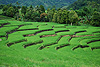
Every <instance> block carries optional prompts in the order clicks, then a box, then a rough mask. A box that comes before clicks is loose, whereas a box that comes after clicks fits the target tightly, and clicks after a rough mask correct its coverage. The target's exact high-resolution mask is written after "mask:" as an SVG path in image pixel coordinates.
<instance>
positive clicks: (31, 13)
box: [3, 3, 100, 26]
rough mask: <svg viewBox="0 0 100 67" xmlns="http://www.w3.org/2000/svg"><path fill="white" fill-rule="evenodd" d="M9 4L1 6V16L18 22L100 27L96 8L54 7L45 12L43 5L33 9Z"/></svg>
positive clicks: (99, 17)
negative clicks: (12, 18)
mask: <svg viewBox="0 0 100 67" xmlns="http://www.w3.org/2000/svg"><path fill="white" fill-rule="evenodd" d="M16 4H17V6H13V5H11V4H8V5H5V6H3V15H5V16H9V17H14V18H15V19H16V20H19V21H32V22H56V23H61V24H71V25H73V24H74V25H93V26H100V12H99V9H98V7H95V6H94V7H95V8H93V7H92V6H85V7H82V8H80V9H75V10H73V8H70V9H67V8H64V9H62V8H59V9H56V8H55V7H54V8H52V9H50V8H48V9H47V10H45V8H44V6H43V5H40V6H36V7H33V6H32V5H30V6H29V7H27V6H22V7H20V6H19V4H18V3H16Z"/></svg>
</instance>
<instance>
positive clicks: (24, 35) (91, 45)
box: [0, 20, 100, 67]
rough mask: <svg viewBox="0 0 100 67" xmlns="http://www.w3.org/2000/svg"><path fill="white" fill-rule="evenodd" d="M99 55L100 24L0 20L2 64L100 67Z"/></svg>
mask: <svg viewBox="0 0 100 67" xmlns="http://www.w3.org/2000/svg"><path fill="white" fill-rule="evenodd" d="M7 23H8V24H7ZM34 28H37V29H36V30H35V29H34ZM32 29H33V30H32ZM84 33H87V34H85V35H83V34H84ZM79 34H81V35H79ZM99 56H100V27H92V26H66V24H58V23H53V22H21V21H7V20H6V21H5V20H0V66H1V67H4V66H12V67H16V66H17V67H28V66H30V67H51V66H52V67H82V66H83V67H95V66H96V67H99V66H100V58H99ZM91 63H92V64H91Z"/></svg>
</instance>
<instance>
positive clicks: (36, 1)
mask: <svg viewBox="0 0 100 67" xmlns="http://www.w3.org/2000/svg"><path fill="white" fill-rule="evenodd" d="M74 1H76V0H42V1H41V0H9V1H8V0H0V4H10V3H13V4H14V5H16V2H19V5H24V6H30V5H32V6H34V7H35V6H37V5H43V6H45V8H48V7H52V6H56V7H57V8H61V7H63V6H68V5H70V4H71V3H73V2H74Z"/></svg>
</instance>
